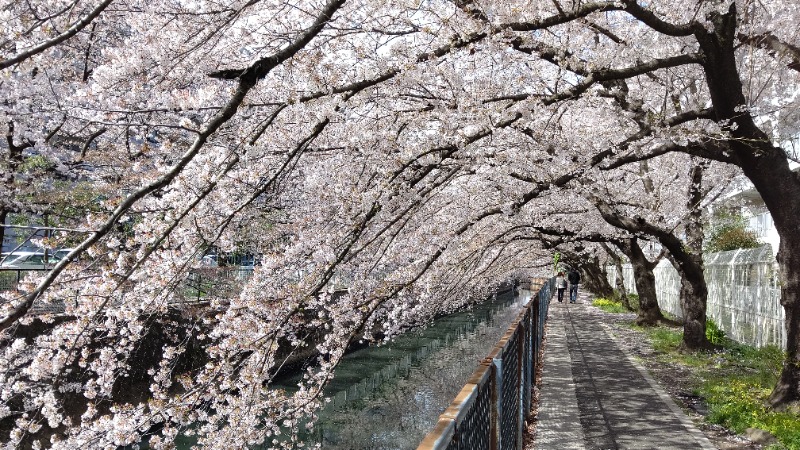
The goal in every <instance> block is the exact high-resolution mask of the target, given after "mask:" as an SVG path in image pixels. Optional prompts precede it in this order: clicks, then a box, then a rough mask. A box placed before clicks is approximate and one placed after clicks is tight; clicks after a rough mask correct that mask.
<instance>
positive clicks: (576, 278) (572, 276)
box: [567, 269, 581, 303]
mask: <svg viewBox="0 0 800 450" xmlns="http://www.w3.org/2000/svg"><path fill="white" fill-rule="evenodd" d="M567 280H569V302H570V303H575V300H577V299H578V283H580V282H581V274H579V273H578V271H577V270H575V269H569V274H567Z"/></svg>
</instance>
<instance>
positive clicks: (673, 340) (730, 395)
mask: <svg viewBox="0 0 800 450" xmlns="http://www.w3.org/2000/svg"><path fill="white" fill-rule="evenodd" d="M709 323H710V326H709V327H708V328H707V330H706V332H707V335H709V334H710V336H709V339H710V340H712V342H714V343H715V344H718V345H721V346H722V349H721V350H720V351H716V352H686V351H683V350H681V347H680V344H681V341H682V339H683V333H682V331H681V330H680V329H679V328H668V327H663V326H662V327H638V326H633V328H635V329H637V330H640V331H642V332H644V333H645V335H647V337H648V338H649V340H650V342H651V343H652V346H653V349H654V350H656V352H658V353H659V355H658V356H657V358H658V359H659V361H660V362H662V363H665V364H681V365H682V366H684V367H686V368H688V369H689V370H690V371H691V372H692V374H693V377H694V378H695V379H696V380H697V381H696V382H695V384H696V387H695V388H694V389H693V391H694V394H695V395H699V396H701V397H703V398H705V400H706V404H707V406H708V411H709V414H708V416H707V417H706V420H707V421H708V422H711V423H717V424H720V425H722V426H724V427H726V428H729V429H731V430H733V431H735V432H736V433H744V432H745V430H746V429H747V428H759V429H762V430H765V431H768V432H769V433H771V434H772V435H774V436H775V437H776V438H777V439H778V440H779V441H780V445H777V446H773V447H770V448H771V449H789V450H800V415H798V414H795V413H789V412H775V411H771V410H770V409H768V408H767V406H766V404H767V403H766V402H767V398H768V397H769V394H770V392H772V388H773V387H774V386H775V383H776V381H777V379H778V376H779V374H780V369H781V366H782V364H783V356H784V355H783V351H781V349H779V348H777V347H765V348H754V347H750V346H747V345H742V344H738V343H736V342H734V341H732V340H730V339H727V338H725V337H724V333H722V332H721V331H720V330H719V328H718V327H716V326H715V325H714V324H713V322H710V321H709Z"/></svg>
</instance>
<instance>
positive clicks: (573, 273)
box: [567, 270, 581, 284]
mask: <svg viewBox="0 0 800 450" xmlns="http://www.w3.org/2000/svg"><path fill="white" fill-rule="evenodd" d="M567 280H569V284H578V283H580V282H581V275H580V274H579V273H578V271H577V270H570V271H569V273H568V274H567Z"/></svg>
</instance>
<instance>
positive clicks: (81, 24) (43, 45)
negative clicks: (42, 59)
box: [0, 0, 113, 70]
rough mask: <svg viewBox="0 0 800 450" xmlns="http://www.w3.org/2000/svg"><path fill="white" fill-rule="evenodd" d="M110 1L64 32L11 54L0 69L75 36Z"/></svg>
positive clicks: (109, 1)
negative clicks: (20, 51) (14, 54)
mask: <svg viewBox="0 0 800 450" xmlns="http://www.w3.org/2000/svg"><path fill="white" fill-rule="evenodd" d="M112 1H113V0H105V1H104V2H103V3H100V4H99V5H97V7H96V8H95V9H93V10H92V11H91V12H89V14H87V15H86V16H85V17H83V18H82V19H81V20H79V21H77V22H75V24H73V25H72V26H71V27H69V28H68V29H67V30H66V31H65V32H63V33H61V34H59V35H58V36H56V37H54V38H53V39H50V40H49V41H46V42H42V43H41V44H39V45H37V46H35V47H31V48H30V49H28V50H25V51H23V52H22V53H19V54H17V55H16V56H12V57H11V58H9V59H5V60H2V61H0V70H3V69H5V68H7V67H10V66H13V65H14V64H17V63H19V62H21V61H24V60H26V59H28V58H30V57H31V56H34V55H37V54H39V53H41V52H43V51H45V50H47V49H48V48H50V47H53V46H55V45H58V44H60V43H62V42H64V41H66V40H67V39H69V38H71V37H72V36H75V35H76V34H78V32H79V31H81V30H82V29H84V28H85V27H86V26H87V25H89V24H90V23H92V21H93V20H94V19H96V18H97V16H99V15H100V13H102V12H103V10H105V9H106V8H107V7H108V5H110V4H111V2H112Z"/></svg>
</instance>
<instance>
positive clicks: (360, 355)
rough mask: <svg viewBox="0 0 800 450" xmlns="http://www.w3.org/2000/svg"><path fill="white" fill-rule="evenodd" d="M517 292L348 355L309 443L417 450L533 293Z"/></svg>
mask: <svg viewBox="0 0 800 450" xmlns="http://www.w3.org/2000/svg"><path fill="white" fill-rule="evenodd" d="M519 292H520V293H519V295H518V296H517V297H514V295H513V294H512V293H511V292H507V293H504V294H501V295H498V296H497V298H496V299H495V300H494V301H488V302H485V303H483V304H479V305H476V306H474V307H472V308H471V309H470V310H468V311H463V312H459V313H456V314H452V315H449V316H447V317H443V318H441V319H438V320H436V321H435V322H434V323H433V324H432V325H431V326H429V327H427V328H425V329H421V330H417V331H414V332H411V333H407V334H404V335H402V336H399V337H397V338H396V339H395V340H394V341H392V342H390V343H387V344H384V345H381V346H373V347H368V348H364V349H361V350H358V351H355V352H353V353H350V354H348V355H347V356H345V357H344V359H343V360H342V362H341V363H340V364H339V366H338V367H337V368H336V372H335V375H334V378H333V380H332V382H331V384H330V385H329V386H328V388H327V389H326V396H328V397H330V398H331V402H330V403H329V404H328V405H327V406H326V407H325V409H324V410H323V411H322V412H321V413H320V419H319V421H318V422H317V424H316V426H315V427H314V430H313V433H312V434H311V435H309V436H307V438H306V441H307V442H308V443H309V444H311V443H319V444H321V445H322V448H324V449H331V450H345V449H346V450H373V449H374V450H402V449H416V448H417V445H418V444H419V442H420V441H421V440H422V438H423V437H425V435H426V434H427V433H428V432H429V431H430V430H431V429H432V428H433V426H434V425H435V424H436V421H437V420H438V417H439V414H441V413H442V412H444V410H445V409H446V408H447V406H449V405H450V402H451V401H452V400H453V398H454V397H455V396H456V394H458V392H459V391H460V390H461V388H462V386H463V385H464V384H465V383H466V382H467V380H468V379H469V377H470V376H471V375H472V373H473V372H474V371H475V369H476V368H477V365H478V362H479V361H480V360H482V359H483V358H484V357H486V355H487V354H488V353H489V351H491V349H492V348H493V347H494V346H495V344H496V343H497V341H498V340H500V338H501V337H502V336H503V334H504V333H505V331H506V330H507V329H508V326H509V325H510V323H511V321H512V320H513V319H514V318H515V317H516V316H517V314H518V313H519V312H520V310H521V309H522V307H523V306H524V305H525V304H526V303H527V302H528V300H529V298H530V294H529V292H528V291H525V290H522V291H519ZM292 382H293V380H291V379H289V380H283V383H285V384H286V385H287V386H288V385H291V384H292Z"/></svg>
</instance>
